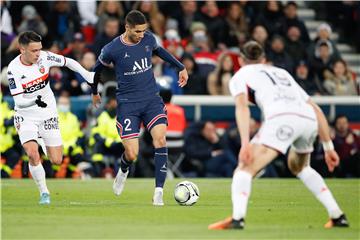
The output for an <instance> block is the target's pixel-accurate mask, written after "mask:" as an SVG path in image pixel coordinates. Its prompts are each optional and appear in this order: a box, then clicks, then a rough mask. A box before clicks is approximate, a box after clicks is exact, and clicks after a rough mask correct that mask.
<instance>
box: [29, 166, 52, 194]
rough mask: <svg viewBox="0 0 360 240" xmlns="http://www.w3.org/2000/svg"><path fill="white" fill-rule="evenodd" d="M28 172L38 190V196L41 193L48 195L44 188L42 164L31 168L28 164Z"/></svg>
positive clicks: (45, 187)
mask: <svg viewBox="0 0 360 240" xmlns="http://www.w3.org/2000/svg"><path fill="white" fill-rule="evenodd" d="M29 170H30V173H31V176H32V178H33V179H34V181H35V183H36V185H37V187H38V188H39V191H40V195H41V194H42V193H49V190H48V188H47V186H46V181H45V170H44V168H43V166H42V164H41V163H40V164H38V165H37V166H32V165H31V164H30V163H29Z"/></svg>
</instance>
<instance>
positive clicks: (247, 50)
mask: <svg viewBox="0 0 360 240" xmlns="http://www.w3.org/2000/svg"><path fill="white" fill-rule="evenodd" d="M241 55H242V57H244V58H245V59H246V60H249V61H258V60H260V59H261V58H262V57H264V55H265V54H264V49H263V47H262V46H261V45H260V44H259V43H258V42H256V41H249V42H247V43H245V44H244V47H243V49H242V51H241Z"/></svg>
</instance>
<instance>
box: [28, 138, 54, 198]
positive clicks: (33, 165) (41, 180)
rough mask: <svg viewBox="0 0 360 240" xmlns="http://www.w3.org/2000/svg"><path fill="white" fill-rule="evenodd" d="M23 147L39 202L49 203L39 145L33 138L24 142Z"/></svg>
mask: <svg viewBox="0 0 360 240" xmlns="http://www.w3.org/2000/svg"><path fill="white" fill-rule="evenodd" d="M23 147H24V149H25V152H26V154H27V155H28V157H29V170H30V173H31V176H32V178H33V179H34V181H35V183H36V185H37V187H38V189H39V192H40V201H39V204H50V195H49V190H48V188H47V186H46V179H45V170H44V168H43V166H42V164H41V159H40V154H39V151H38V148H39V145H38V143H37V142H36V141H35V140H32V141H28V142H26V143H24V144H23Z"/></svg>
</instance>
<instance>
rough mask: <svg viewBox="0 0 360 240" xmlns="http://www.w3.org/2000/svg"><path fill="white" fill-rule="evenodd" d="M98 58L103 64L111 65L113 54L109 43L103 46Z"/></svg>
mask: <svg viewBox="0 0 360 240" xmlns="http://www.w3.org/2000/svg"><path fill="white" fill-rule="evenodd" d="M98 59H99V61H100V62H101V64H103V65H105V66H109V65H110V64H111V63H112V55H111V51H110V49H109V45H106V46H105V47H103V48H102V49H101V53H100V55H99V57H98Z"/></svg>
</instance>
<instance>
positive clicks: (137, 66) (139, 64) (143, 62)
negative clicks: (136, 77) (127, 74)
mask: <svg viewBox="0 0 360 240" xmlns="http://www.w3.org/2000/svg"><path fill="white" fill-rule="evenodd" d="M147 67H149V65H148V60H147V58H142V59H141V60H140V62H138V61H135V62H134V66H133V71H137V70H144V69H146V68H147Z"/></svg>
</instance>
